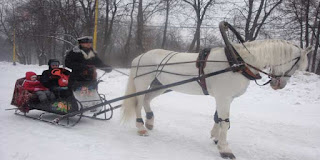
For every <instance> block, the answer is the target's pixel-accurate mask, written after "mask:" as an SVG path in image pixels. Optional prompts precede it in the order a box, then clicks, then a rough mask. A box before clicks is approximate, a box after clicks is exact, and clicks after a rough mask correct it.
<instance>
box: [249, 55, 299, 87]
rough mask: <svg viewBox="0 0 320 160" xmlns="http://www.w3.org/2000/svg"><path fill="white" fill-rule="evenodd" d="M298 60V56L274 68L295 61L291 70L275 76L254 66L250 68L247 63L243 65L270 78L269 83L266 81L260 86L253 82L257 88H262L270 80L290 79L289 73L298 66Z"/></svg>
mask: <svg viewBox="0 0 320 160" xmlns="http://www.w3.org/2000/svg"><path fill="white" fill-rule="evenodd" d="M300 59H301V57H300V56H299V57H296V58H294V59H292V60H290V61H288V62H285V63H282V64H278V65H276V66H281V65H284V64H287V63H290V62H292V61H294V60H296V61H295V62H294V64H293V65H292V66H291V68H290V69H288V70H287V71H286V72H285V73H284V74H283V75H275V74H272V73H267V72H264V71H262V70H261V69H259V68H257V67H254V66H252V65H251V64H248V63H245V65H247V66H249V67H250V68H252V69H254V70H256V71H258V72H261V73H263V74H265V75H267V76H268V77H269V78H270V80H269V81H267V82H266V83H264V84H262V85H260V84H258V83H257V81H255V82H256V84H257V85H259V86H264V85H267V84H269V83H270V82H271V81H272V79H276V80H277V81H280V78H281V77H289V78H290V77H291V76H292V75H289V73H290V72H291V71H292V69H293V68H294V67H295V66H296V65H297V64H298V62H299V61H300Z"/></svg>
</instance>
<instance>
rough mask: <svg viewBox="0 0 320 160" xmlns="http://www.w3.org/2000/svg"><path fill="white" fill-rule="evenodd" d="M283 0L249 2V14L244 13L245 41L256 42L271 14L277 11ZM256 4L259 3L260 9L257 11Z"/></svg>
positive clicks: (250, 0) (252, 0) (249, 0)
mask: <svg viewBox="0 0 320 160" xmlns="http://www.w3.org/2000/svg"><path fill="white" fill-rule="evenodd" d="M282 1H283V0H271V1H268V0H260V2H257V1H255V2H254V0H248V3H246V4H247V6H246V8H248V12H247V13H246V14H247V15H245V13H242V14H243V16H245V17H246V18H245V19H246V24H245V30H244V31H245V40H246V41H252V40H255V39H256V38H257V37H258V35H259V33H260V31H261V28H262V27H263V26H264V25H265V24H266V20H267V19H268V18H269V16H270V15H271V13H272V12H273V11H274V10H275V8H276V7H277V6H279V5H280V4H281V3H282ZM255 3H257V4H258V3H259V5H258V6H259V7H258V8H257V9H255Z"/></svg>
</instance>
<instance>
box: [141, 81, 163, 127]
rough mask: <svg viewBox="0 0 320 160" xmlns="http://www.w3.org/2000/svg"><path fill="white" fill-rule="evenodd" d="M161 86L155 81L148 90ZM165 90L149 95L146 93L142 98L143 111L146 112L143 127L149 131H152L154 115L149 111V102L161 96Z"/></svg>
mask: <svg viewBox="0 0 320 160" xmlns="http://www.w3.org/2000/svg"><path fill="white" fill-rule="evenodd" d="M161 85H162V84H161V83H160V82H159V81H158V80H157V79H155V80H154V81H153V82H152V84H151V85H150V89H152V88H155V87H159V86H161ZM164 91H165V90H158V91H154V92H151V93H148V94H146V95H145V97H144V101H143V106H144V110H145V112H146V124H145V126H146V127H147V128H148V129H149V130H152V129H153V126H154V114H153V112H152V110H151V106H150V103H151V100H152V99H153V98H155V97H157V96H159V95H161V94H162V93H163V92H164Z"/></svg>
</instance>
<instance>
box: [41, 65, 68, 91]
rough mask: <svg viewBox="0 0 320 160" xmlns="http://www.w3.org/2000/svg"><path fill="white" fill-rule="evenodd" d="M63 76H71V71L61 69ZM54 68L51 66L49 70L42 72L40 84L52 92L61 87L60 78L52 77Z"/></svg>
mask: <svg viewBox="0 0 320 160" xmlns="http://www.w3.org/2000/svg"><path fill="white" fill-rule="evenodd" d="M59 69H60V70H61V71H62V73H63V74H65V75H70V71H68V70H66V69H63V68H59ZM51 71H52V68H51V67H50V66H49V69H48V70H45V71H43V72H42V75H41V77H40V82H41V83H42V84H43V85H44V86H45V87H47V88H49V89H50V90H51V91H54V90H55V88H57V87H59V83H58V80H59V78H60V77H58V76H55V75H52V74H51Z"/></svg>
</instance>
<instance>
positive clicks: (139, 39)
mask: <svg viewBox="0 0 320 160" xmlns="http://www.w3.org/2000/svg"><path fill="white" fill-rule="evenodd" d="M137 23H138V24H137V40H136V44H137V51H138V53H139V54H140V53H143V52H144V47H143V31H144V28H143V23H144V22H143V10H142V0H139V5H138V16H137Z"/></svg>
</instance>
